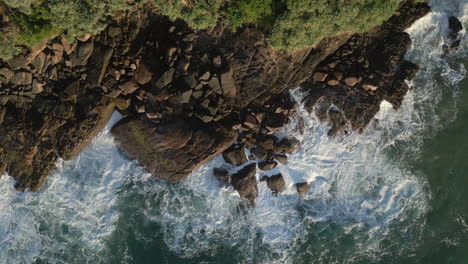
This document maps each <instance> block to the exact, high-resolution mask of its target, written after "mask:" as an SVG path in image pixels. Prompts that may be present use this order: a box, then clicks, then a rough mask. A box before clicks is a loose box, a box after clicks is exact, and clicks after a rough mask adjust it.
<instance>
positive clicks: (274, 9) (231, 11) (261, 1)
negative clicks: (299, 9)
mask: <svg viewBox="0 0 468 264" xmlns="http://www.w3.org/2000/svg"><path fill="white" fill-rule="evenodd" d="M225 10H226V11H225V12H226V19H227V21H228V22H229V24H230V25H231V27H233V28H237V27H240V26H242V25H243V24H247V23H254V24H257V25H260V26H273V24H274V22H275V20H276V17H278V16H279V15H280V14H281V13H282V12H284V11H285V10H286V6H285V5H284V3H283V2H282V1H281V0H242V1H234V2H231V3H230V4H228V5H227V7H226V8H225Z"/></svg>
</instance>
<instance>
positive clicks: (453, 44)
mask: <svg viewBox="0 0 468 264" xmlns="http://www.w3.org/2000/svg"><path fill="white" fill-rule="evenodd" d="M462 30H463V24H462V23H461V22H460V20H458V18H456V17H454V16H451V17H449V18H448V34H447V36H446V39H445V44H444V45H442V50H443V51H444V54H445V55H450V54H451V53H453V52H456V51H457V50H458V48H459V47H460V44H461V34H460V32H461V31H462Z"/></svg>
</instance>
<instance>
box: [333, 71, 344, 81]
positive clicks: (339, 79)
mask: <svg viewBox="0 0 468 264" xmlns="http://www.w3.org/2000/svg"><path fill="white" fill-rule="evenodd" d="M333 76H335V78H336V79H337V80H338V81H341V80H343V73H342V72H339V71H336V72H333Z"/></svg>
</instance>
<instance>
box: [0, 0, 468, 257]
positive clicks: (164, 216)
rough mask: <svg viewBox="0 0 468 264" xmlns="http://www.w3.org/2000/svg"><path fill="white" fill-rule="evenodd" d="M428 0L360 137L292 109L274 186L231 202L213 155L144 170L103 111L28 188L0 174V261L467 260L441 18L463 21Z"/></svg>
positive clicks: (453, 70)
mask: <svg viewBox="0 0 468 264" xmlns="http://www.w3.org/2000/svg"><path fill="white" fill-rule="evenodd" d="M431 5H432V7H433V12H432V13H430V14H429V15H427V16H426V17H424V18H422V19H421V20H419V21H418V22H416V23H415V24H414V25H413V26H412V27H411V28H410V29H408V33H410V35H411V37H412V39H413V48H412V50H411V51H410V52H409V53H408V54H407V57H408V59H410V60H412V61H415V62H417V63H418V64H419V65H420V67H421V71H420V72H419V74H418V76H417V77H416V79H415V80H414V81H412V82H411V86H412V87H413V88H412V90H411V91H410V92H409V94H408V95H407V96H406V97H405V100H404V103H403V105H402V107H401V108H400V109H399V110H398V111H395V110H393V109H392V107H391V105H390V104H389V103H386V102H384V103H382V105H381V111H380V112H379V113H378V115H377V116H376V117H375V119H374V120H373V121H372V123H371V124H370V125H369V127H368V128H367V129H366V131H365V132H364V133H363V134H352V135H349V136H346V137H344V136H343V137H338V138H328V137H327V130H328V129H327V127H326V125H325V124H320V123H319V122H318V121H317V119H316V118H315V117H314V116H313V115H309V114H308V113H306V112H305V111H304V110H303V109H302V108H301V107H299V109H298V112H299V115H298V116H297V117H295V118H294V120H293V122H292V123H291V125H290V126H289V127H288V128H286V129H285V131H283V134H295V135H296V136H298V137H299V138H300V139H301V140H302V150H301V151H300V152H299V153H297V154H295V155H292V156H291V157H290V161H289V163H288V165H287V166H279V167H278V168H277V169H276V170H275V171H273V172H271V173H270V174H273V173H278V172H281V173H282V174H283V175H284V177H285V180H286V183H287V188H286V191H285V192H284V193H283V194H282V195H280V196H278V197H275V196H273V195H272V194H271V193H270V191H269V190H268V189H267V187H266V186H265V184H264V183H260V185H259V187H260V195H259V198H258V199H257V206H256V207H255V208H253V209H247V208H244V207H242V206H239V197H238V195H237V194H236V192H234V191H233V190H232V188H231V187H223V186H220V185H219V183H218V182H217V181H216V179H215V178H214V177H213V175H212V173H211V171H212V169H213V168H214V167H219V166H226V165H225V164H224V163H223V161H222V158H220V157H218V158H216V159H214V160H212V161H210V162H209V163H208V164H206V165H205V166H203V167H201V168H200V169H198V170H197V171H195V172H193V173H192V175H190V176H189V177H188V178H186V179H185V180H183V181H181V182H179V183H177V184H168V183H166V182H164V181H161V180H157V179H153V178H152V177H151V176H150V175H149V174H147V173H146V172H144V171H143V170H142V169H141V168H139V167H138V166H137V164H136V163H135V162H132V161H128V160H126V159H125V158H124V157H123V156H122V155H120V153H119V152H118V150H117V148H116V146H115V143H114V140H113V138H112V137H111V136H110V134H109V128H110V127H111V126H112V124H114V123H115V122H117V121H118V120H119V118H120V116H119V115H118V114H114V116H113V117H112V120H111V121H110V123H109V125H108V126H107V128H106V129H105V130H104V131H103V132H102V133H101V134H100V135H99V136H98V137H97V138H96V139H94V141H93V143H92V144H91V145H90V146H89V147H88V148H86V149H85V150H84V151H83V152H82V153H81V154H80V155H79V156H78V157H76V158H75V159H73V160H71V161H65V162H64V161H61V162H59V163H58V169H57V170H56V171H55V172H54V173H52V175H51V176H50V177H49V178H48V180H47V182H46V184H45V186H44V187H43V188H42V189H41V190H40V191H39V192H37V193H32V192H24V193H19V192H16V191H15V190H14V189H13V180H12V179H11V178H10V177H8V176H7V175H5V176H4V177H2V178H0V264H3V263H5V264H9V263H20V264H23V263H35V264H38V263H50V264H52V263H54V264H55V263H67V264H68V263H90V264H95V263H96V264H98V263H122V264H123V263H126V264H127V263H128V264H130V263H135V264H146V263H157V264H159V263H161V264H162V263H171V264H172V263H173V264H182V263H204V264H208V263H227V264H228V263H246V264H250V263H300V264H302V263H307V264H308V263H353V264H354V263H408V264H409V263H421V264H422V263H424V264H426V263H468V250H467V249H468V140H467V136H468V81H467V80H466V67H467V66H468V56H467V52H468V43H467V41H463V42H462V46H461V48H460V50H459V51H458V52H456V53H454V54H452V55H451V56H448V57H447V56H443V54H442V44H443V41H444V39H443V36H444V34H445V32H446V31H447V26H448V25H447V18H448V16H450V15H455V16H457V17H459V18H460V20H462V22H463V23H464V24H465V26H468V0H435V1H432V2H431ZM464 33H465V32H463V34H464ZM291 96H293V97H294V98H296V99H298V100H300V99H301V98H302V95H301V94H300V91H299V90H295V91H293V92H292V93H291ZM300 123H303V124H305V127H306V129H305V131H304V134H302V135H301V134H299V133H297V129H296V125H297V124H300ZM226 168H227V169H230V170H233V168H231V167H226ZM257 176H258V177H259V178H260V177H261V176H262V174H261V173H259V174H258V175H257ZM304 181H307V182H309V183H310V186H311V187H310V190H309V193H308V195H307V196H305V197H303V198H300V197H299V196H298V195H297V194H296V191H295V188H294V184H295V183H297V182H304Z"/></svg>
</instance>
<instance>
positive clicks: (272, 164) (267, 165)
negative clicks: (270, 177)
mask: <svg viewBox="0 0 468 264" xmlns="http://www.w3.org/2000/svg"><path fill="white" fill-rule="evenodd" d="M277 165H278V163H277V162H276V161H271V160H267V161H262V162H260V163H259V164H258V168H259V169H260V170H262V171H269V170H272V169H274V168H276V166H277Z"/></svg>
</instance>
